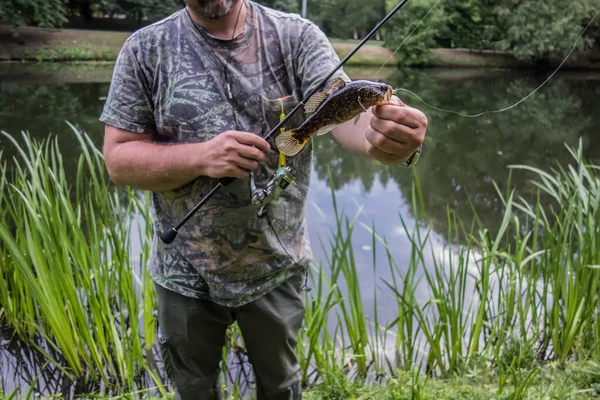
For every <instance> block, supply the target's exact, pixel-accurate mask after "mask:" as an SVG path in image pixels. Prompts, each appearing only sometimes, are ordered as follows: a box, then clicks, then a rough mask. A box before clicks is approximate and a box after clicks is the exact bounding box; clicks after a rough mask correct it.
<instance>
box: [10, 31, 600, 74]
mask: <svg viewBox="0 0 600 400" xmlns="http://www.w3.org/2000/svg"><path fill="white" fill-rule="evenodd" d="M18 33H19V35H18V36H16V37H15V36H13V34H12V30H11V27H10V26H6V25H0V61H78V62H89V61H114V60H115V59H116V57H117V55H118V53H119V50H120V49H121V46H122V45H123V43H124V42H125V39H127V37H128V36H129V35H130V34H131V33H129V32H110V31H98V30H96V31H91V30H77V29H43V28H31V27H21V28H19V29H18ZM331 42H332V45H333V47H334V49H335V51H336V52H337V54H338V55H339V57H340V58H343V57H345V56H346V55H347V54H348V53H349V52H350V51H351V50H352V49H353V48H354V47H355V46H356V44H358V42H359V41H358V40H338V39H332V40H331ZM432 53H433V55H432V57H431V60H430V61H429V62H428V64H427V65H426V66H428V67H446V68H532V67H533V68H551V67H556V66H557V65H558V64H559V63H560V62H561V61H562V59H560V58H553V59H551V60H548V62H547V63H545V64H539V65H533V66H532V65H530V64H526V63H523V62H521V61H519V60H517V59H516V58H515V57H514V56H512V54H510V53H506V52H492V51H470V50H465V49H434V50H432ZM384 64H385V65H386V66H391V67H393V66H395V65H396V64H397V62H396V60H395V58H394V57H393V56H392V52H391V51H390V50H389V49H386V48H384V47H383V46H382V42H376V41H371V42H369V43H368V44H366V45H365V46H364V47H363V48H361V50H359V51H358V52H357V53H356V54H355V55H354V57H352V58H351V59H350V60H349V61H348V64H347V65H349V66H372V67H376V68H379V67H381V66H382V65H384ZM565 67H566V68H578V69H582V68H583V69H600V55H599V54H589V53H575V54H573V56H572V57H571V58H570V59H569V61H568V62H567V63H566V64H565Z"/></svg>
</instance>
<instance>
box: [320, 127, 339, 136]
mask: <svg viewBox="0 0 600 400" xmlns="http://www.w3.org/2000/svg"><path fill="white" fill-rule="evenodd" d="M333 128H335V125H327V126H324V127H322V128H321V129H319V130H318V131H317V132H315V135H317V136H319V135H324V134H326V133H329V132H330V131H331V130H332V129H333Z"/></svg>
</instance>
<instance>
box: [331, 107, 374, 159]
mask: <svg viewBox="0 0 600 400" xmlns="http://www.w3.org/2000/svg"><path fill="white" fill-rule="evenodd" d="M372 116H373V113H372V108H369V109H368V110H367V111H366V112H363V113H361V114H360V119H359V120H358V121H357V122H356V124H355V123H354V120H350V121H347V122H344V123H343V124H340V125H338V126H336V127H335V128H333V130H332V131H331V133H332V135H333V137H334V138H335V140H336V141H337V142H338V143H339V144H340V145H342V147H344V148H345V149H346V150H349V151H351V152H353V153H355V154H359V155H362V156H365V157H369V155H368V154H367V142H366V140H367V139H366V138H365V132H366V130H367V128H368V127H369V122H370V121H371V117H372Z"/></svg>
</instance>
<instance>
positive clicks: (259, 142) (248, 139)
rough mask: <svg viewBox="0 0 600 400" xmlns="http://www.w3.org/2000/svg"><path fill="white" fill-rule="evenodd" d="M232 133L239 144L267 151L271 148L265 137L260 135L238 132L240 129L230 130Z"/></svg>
mask: <svg viewBox="0 0 600 400" xmlns="http://www.w3.org/2000/svg"><path fill="white" fill-rule="evenodd" d="M232 133H233V135H234V136H235V138H236V140H237V141H238V142H239V143H241V144H245V145H248V146H254V147H256V148H258V149H260V150H262V151H264V152H267V151H269V150H270V149H271V145H269V142H267V141H266V140H265V139H263V138H261V137H260V136H257V135H255V134H254V133H250V132H240V131H236V132H232Z"/></svg>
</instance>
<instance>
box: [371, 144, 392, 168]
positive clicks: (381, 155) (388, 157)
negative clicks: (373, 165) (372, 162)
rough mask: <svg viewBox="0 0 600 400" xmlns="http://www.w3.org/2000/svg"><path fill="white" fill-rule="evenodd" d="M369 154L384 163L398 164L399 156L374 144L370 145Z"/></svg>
mask: <svg viewBox="0 0 600 400" xmlns="http://www.w3.org/2000/svg"><path fill="white" fill-rule="evenodd" d="M367 154H368V155H370V156H371V157H373V158H374V159H376V160H377V161H379V162H380V163H382V164H387V165H393V164H398V163H399V161H398V156H397V155H395V154H390V153H387V152H385V151H382V150H379V149H378V148H376V147H374V146H368V148H367Z"/></svg>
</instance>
